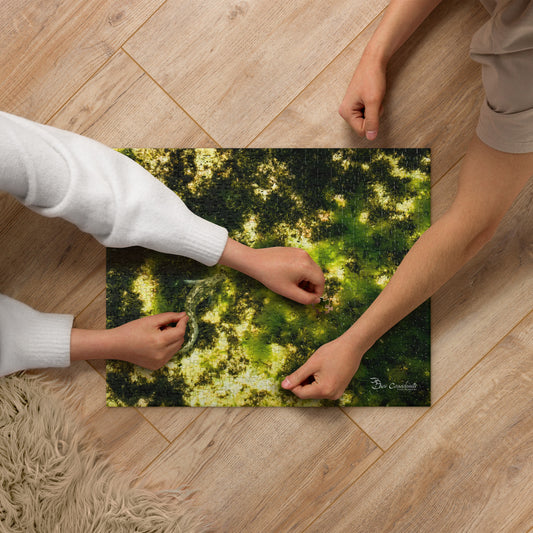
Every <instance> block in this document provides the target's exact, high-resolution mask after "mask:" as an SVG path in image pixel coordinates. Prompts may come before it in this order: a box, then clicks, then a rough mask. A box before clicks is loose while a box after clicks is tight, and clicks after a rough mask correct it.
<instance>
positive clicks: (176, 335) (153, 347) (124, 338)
mask: <svg viewBox="0 0 533 533" xmlns="http://www.w3.org/2000/svg"><path fill="white" fill-rule="evenodd" d="M188 320H189V317H188V316H187V315H186V314H185V313H184V312H181V313H172V312H169V313H161V314H159V315H153V316H145V317H143V318H139V319H137V320H133V321H131V322H128V323H126V324H123V325H122V326H119V327H117V328H114V329H110V330H107V333H109V336H110V344H109V349H108V351H109V358H111V359H121V360H123V361H129V362H130V363H134V364H136V365H139V366H142V367H144V368H148V369H150V370H157V369H158V368H161V367H162V366H164V365H165V364H166V363H168V361H169V360H170V359H171V358H172V357H173V356H174V355H175V354H176V352H177V351H178V350H179V349H180V348H181V347H182V345H183V340H184V337H185V328H186V327H187V322H188ZM173 323H175V324H176V326H175V327H172V326H170V324H173Z"/></svg>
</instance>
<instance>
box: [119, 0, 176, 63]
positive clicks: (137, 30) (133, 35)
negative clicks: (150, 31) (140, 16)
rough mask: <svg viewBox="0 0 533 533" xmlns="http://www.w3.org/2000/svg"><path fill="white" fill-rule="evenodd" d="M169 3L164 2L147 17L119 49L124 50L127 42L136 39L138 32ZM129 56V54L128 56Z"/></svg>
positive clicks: (165, 0) (164, 0) (166, 0)
mask: <svg viewBox="0 0 533 533" xmlns="http://www.w3.org/2000/svg"><path fill="white" fill-rule="evenodd" d="M167 2H168V0H163V2H161V5H160V6H159V7H158V8H157V9H156V10H155V11H154V12H153V13H152V14H151V15H150V16H148V17H147V19H146V20H145V21H144V22H143V23H142V24H141V25H140V26H139V27H138V28H137V29H136V30H135V31H134V32H133V33H132V34H131V35H129V36H128V37H127V39H126V40H125V41H124V42H123V43H122V44H121V45H120V46H119V49H120V48H124V45H125V44H127V42H128V41H129V40H130V39H132V38H133V37H135V35H136V34H137V32H139V30H140V29H141V28H143V27H144V25H145V24H146V23H147V22H148V21H149V20H150V19H151V18H152V17H153V16H154V15H155V14H156V13H157V12H158V11H159V10H160V9H161V8H162V7H163V6H164V5H165V4H166V3H167ZM128 55H129V54H128Z"/></svg>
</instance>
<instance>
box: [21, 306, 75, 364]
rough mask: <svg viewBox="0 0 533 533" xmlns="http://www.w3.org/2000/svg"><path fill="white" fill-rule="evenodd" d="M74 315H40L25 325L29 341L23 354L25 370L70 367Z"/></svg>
mask: <svg viewBox="0 0 533 533" xmlns="http://www.w3.org/2000/svg"><path fill="white" fill-rule="evenodd" d="M73 321H74V317H73V316H72V315H60V314H52V313H39V316H38V317H35V318H33V317H32V320H30V321H29V324H26V325H25V328H24V329H25V335H26V337H27V339H29V342H28V345H27V350H26V351H25V353H24V354H23V358H24V361H22V364H23V366H24V367H25V368H46V367H52V366H53V367H63V366H70V335H71V331H72V323H73Z"/></svg>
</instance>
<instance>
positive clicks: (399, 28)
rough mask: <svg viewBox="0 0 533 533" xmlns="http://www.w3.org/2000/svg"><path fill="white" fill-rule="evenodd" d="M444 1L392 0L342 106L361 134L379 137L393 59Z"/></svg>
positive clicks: (347, 119) (340, 111) (344, 114)
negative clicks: (390, 64) (387, 80)
mask: <svg viewBox="0 0 533 533" xmlns="http://www.w3.org/2000/svg"><path fill="white" fill-rule="evenodd" d="M441 1H442V0H391V2H390V4H389V6H388V7H387V9H386V10H385V14H384V15H383V19H382V20H381V22H380V24H379V26H378V28H377V30H376V31H375V32H374V34H373V35H372V38H371V39H370V41H369V42H368V45H367V46H366V48H365V51H364V52H363V55H362V57H361V60H360V62H359V65H358V67H357V69H356V70H355V73H354V75H353V77H352V80H351V82H350V84H349V85H348V89H347V90H346V94H345V96H344V98H343V100H342V103H341V105H340V107H339V113H340V115H341V116H342V118H344V120H346V122H348V124H350V126H351V127H352V128H353V129H354V130H355V132H356V133H357V134H358V135H360V136H361V137H365V136H366V138H367V139H368V140H371V141H372V140H374V139H375V138H376V137H377V133H378V128H379V115H380V114H381V111H382V102H383V98H384V97H385V87H386V70H387V64H388V62H389V60H390V58H391V57H392V56H393V55H394V53H395V52H396V51H397V50H398V48H400V47H401V46H402V44H403V43H404V42H405V41H406V40H407V39H408V38H409V37H410V35H411V34H412V33H413V32H414V31H415V29H416V28H418V26H419V25H420V24H421V23H422V21H423V20H424V19H425V18H426V17H427V16H428V15H429V13H431V11H432V10H433V9H434V8H435V7H436V6H437V5H438V4H439V3H440V2H441Z"/></svg>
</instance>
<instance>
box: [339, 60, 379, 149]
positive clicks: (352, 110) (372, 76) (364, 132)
mask: <svg viewBox="0 0 533 533" xmlns="http://www.w3.org/2000/svg"><path fill="white" fill-rule="evenodd" d="M385 89H386V65H385V64H384V63H383V62H381V61H378V60H376V59H374V58H372V57H371V56H367V55H365V54H363V57H362V58H361V61H360V62H359V65H358V66H357V68H356V70H355V72H354V75H353V77H352V80H351V81H350V84H349V85H348V89H347V90H346V94H345V95H344V98H343V100H342V103H341V105H340V107H339V114H340V115H341V117H342V118H343V119H344V120H345V121H346V122H348V124H350V126H351V127H352V128H353V130H354V131H355V132H356V133H357V134H358V135H359V136H360V137H365V136H366V138H367V139H368V140H369V141H373V140H374V139H375V138H376V137H377V134H378V129H379V117H380V115H381V113H382V111H383V105H382V102H383V98H384V97H385Z"/></svg>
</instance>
